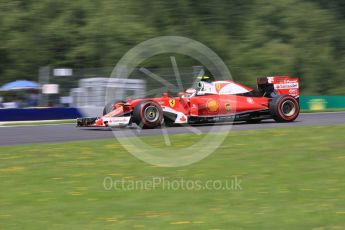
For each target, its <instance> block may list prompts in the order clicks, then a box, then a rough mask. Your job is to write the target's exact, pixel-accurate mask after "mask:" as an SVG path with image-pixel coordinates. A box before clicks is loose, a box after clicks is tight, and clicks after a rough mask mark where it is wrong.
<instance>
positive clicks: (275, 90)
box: [257, 76, 299, 99]
mask: <svg viewBox="0 0 345 230" xmlns="http://www.w3.org/2000/svg"><path fill="white" fill-rule="evenodd" d="M257 84H258V90H259V92H260V93H261V94H262V95H263V96H267V97H273V96H274V95H282V94H288V95H291V96H293V97H295V98H296V99H297V98H299V79H298V78H297V77H288V76H273V77H261V78H258V79H257Z"/></svg>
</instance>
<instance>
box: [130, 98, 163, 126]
mask: <svg viewBox="0 0 345 230" xmlns="http://www.w3.org/2000/svg"><path fill="white" fill-rule="evenodd" d="M132 116H133V122H135V123H136V124H137V125H138V126H140V127H141V128H143V129H153V128H156V127H157V126H160V125H161V124H162V122H163V110H162V107H161V106H160V105H159V104H158V103H157V102H154V101H143V102H140V103H139V104H138V105H136V106H135V107H134V109H133V115H132Z"/></svg>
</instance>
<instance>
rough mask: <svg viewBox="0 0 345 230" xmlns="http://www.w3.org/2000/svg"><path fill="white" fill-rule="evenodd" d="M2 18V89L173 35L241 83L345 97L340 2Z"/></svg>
mask: <svg viewBox="0 0 345 230" xmlns="http://www.w3.org/2000/svg"><path fill="white" fill-rule="evenodd" d="M0 12H1V13H0V34H1V36H0V83H1V84H2V83H5V82H8V81H11V80H14V79H19V78H22V79H32V80H37V75H38V68H39V67H40V66H45V65H48V66H52V67H58V66H64V67H66V66H67V67H71V68H90V67H104V66H114V65H115V64H116V62H117V61H118V60H119V58H121V57H122V55H124V53H125V52H126V51H127V50H128V49H130V48H131V47H133V46H134V45H136V44H138V43H139V42H142V41H144V40H146V39H149V38H153V37H156V36H162V35H175V36H186V37H189V38H192V39H196V40H198V41H200V42H202V43H204V44H206V45H207V46H209V47H210V48H212V49H213V50H214V51H215V52H217V53H218V54H219V56H220V57H221V58H222V59H223V60H224V61H225V62H226V64H227V65H228V66H229V67H230V70H231V72H232V75H233V77H234V79H236V80H238V81H242V82H246V81H253V80H254V79H255V78H256V77H257V76H267V75H285V74H287V75H296V76H299V77H300V78H301V79H302V89H303V93H304V94H307V95H308V94H344V92H345V79H344V77H343V76H344V75H345V70H344V68H343V66H344V64H345V30H344V28H345V4H344V2H343V1H340V0H316V1H312V0H275V1H269V0H208V1H199V0H198V1H197V0H175V1H163V0H150V1H148V0H141V1H139V0H127V1H120V0H102V1H91V0H74V1H70V0H60V1H50V0H39V1H33V0H0ZM166 64H167V63H165V61H163V60H162V61H160V62H159V61H158V63H156V66H165V65H166ZM184 64H186V65H188V62H185V63H184Z"/></svg>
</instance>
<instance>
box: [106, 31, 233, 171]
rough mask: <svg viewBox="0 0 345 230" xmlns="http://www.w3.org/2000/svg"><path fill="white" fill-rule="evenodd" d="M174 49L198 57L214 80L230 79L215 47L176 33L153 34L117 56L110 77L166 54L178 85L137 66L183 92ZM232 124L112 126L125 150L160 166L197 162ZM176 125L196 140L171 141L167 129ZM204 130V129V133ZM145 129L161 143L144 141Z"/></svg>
mask: <svg viewBox="0 0 345 230" xmlns="http://www.w3.org/2000/svg"><path fill="white" fill-rule="evenodd" d="M174 53H175V54H182V55H186V56H189V57H191V58H193V59H195V60H197V61H198V62H199V63H200V64H201V65H203V66H204V67H205V68H206V69H208V70H209V71H210V73H211V75H212V76H215V78H216V79H217V80H231V79H232V77H231V74H230V71H229V70H228V68H227V67H226V65H225V64H224V62H223V61H222V60H221V58H220V57H219V56H218V55H217V54H216V53H215V52H214V51H212V50H211V49H210V48H208V47H207V46H205V45H203V44H201V43H200V42H197V41H195V40H192V39H189V38H185V37H177V36H163V37H156V38H153V39H150V40H147V41H145V42H142V43H140V44H138V45H137V46H135V47H134V48H132V49H131V50H129V51H128V52H127V53H126V54H125V55H124V56H123V57H122V58H121V59H120V61H119V62H118V63H117V65H116V66H115V68H114V69H113V71H112V73H111V76H110V78H121V79H123V78H129V76H130V75H131V73H132V72H133V71H134V70H135V69H137V68H140V64H141V63H143V62H144V61H145V60H148V59H149V58H151V57H153V56H156V55H161V54H169V55H170V61H171V68H172V69H173V72H174V75H175V78H176V82H177V86H176V85H173V84H171V83H170V82H169V81H167V80H166V79H164V78H163V77H161V76H158V75H157V74H155V73H153V72H151V71H150V70H148V69H146V68H140V69H139V70H140V71H141V72H142V73H144V75H145V77H147V78H151V79H150V80H152V79H153V80H155V81H157V82H159V83H161V84H162V85H163V87H165V88H166V87H168V88H169V90H171V91H174V92H182V91H184V89H183V87H182V80H181V76H180V72H179V68H178V65H177V63H178V60H176V58H175V56H173V54H174ZM203 74H204V72H203V71H202V72H200V73H199V75H201V76H202V75H203ZM192 77H193V76H191V78H192ZM111 90H112V89H111V88H109V87H107V92H106V99H107V101H109V100H110V99H111V98H109V97H110V95H113V93H112V92H111ZM161 91H162V88H157V89H150V90H149V92H146V93H147V94H148V95H152V94H155V95H156V97H160V96H161ZM129 98H130V97H129ZM132 99H133V98H132ZM174 104H175V102H174V101H170V105H171V106H173V105H174ZM210 106H211V105H210ZM215 106H216V105H212V108H214V107H215ZM231 127H232V125H226V126H217V125H213V126H208V127H207V128H206V129H203V131H201V130H200V129H199V128H197V127H193V126H184V127H182V128H181V127H179V128H166V127H165V126H164V125H162V127H161V128H158V129H155V130H149V131H147V130H141V129H140V128H138V129H126V130H125V131H124V129H120V130H119V129H116V130H113V134H114V136H115V138H117V140H118V141H119V143H121V145H122V146H123V147H124V148H125V149H126V150H127V151H128V152H130V153H131V154H132V155H133V156H135V157H137V158H138V159H140V160H142V161H145V162H147V163H149V164H152V165H156V166H159V167H180V166H186V165H190V164H192V163H195V162H198V161H200V160H202V159H204V158H205V157H207V156H209V155H210V154H212V153H213V152H214V151H215V150H216V149H217V148H218V147H219V146H220V145H221V144H222V143H223V141H224V140H225V138H226V136H227V134H228V133H229V132H230V130H231ZM176 129H184V130H186V132H187V133H188V134H187V135H188V136H186V138H192V139H193V140H196V141H194V142H193V143H192V144H185V143H178V142H174V141H172V140H171V138H170V136H169V133H170V132H171V131H170V130H176ZM205 130H206V131H207V132H206V133H205ZM219 130H222V132H216V131H219ZM123 132H126V134H128V135H126V136H129V137H124V135H123ZM147 132H149V133H150V132H155V135H159V136H162V137H160V138H158V137H157V142H158V141H159V140H162V142H163V143H154V144H149V143H147V142H145V141H144V140H143V139H142V138H141V136H142V134H147ZM185 145H188V146H185Z"/></svg>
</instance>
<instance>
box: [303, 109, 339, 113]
mask: <svg viewBox="0 0 345 230" xmlns="http://www.w3.org/2000/svg"><path fill="white" fill-rule="evenodd" d="M344 111H345V108H339V109H323V110H308V109H302V110H301V112H302V113H324V112H344Z"/></svg>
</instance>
